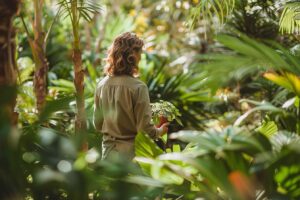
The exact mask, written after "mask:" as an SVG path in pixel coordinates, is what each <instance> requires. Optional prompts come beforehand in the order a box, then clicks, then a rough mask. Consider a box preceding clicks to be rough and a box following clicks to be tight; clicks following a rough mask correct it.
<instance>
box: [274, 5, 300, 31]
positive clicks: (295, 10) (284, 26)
mask: <svg viewBox="0 0 300 200" xmlns="http://www.w3.org/2000/svg"><path fill="white" fill-rule="evenodd" d="M299 19H300V2H289V3H287V4H286V5H285V7H284V9H283V12H282V14H281V17H280V21H279V25H280V27H279V30H280V32H281V33H288V34H291V33H296V34H298V33H299V32H300V20H299Z"/></svg>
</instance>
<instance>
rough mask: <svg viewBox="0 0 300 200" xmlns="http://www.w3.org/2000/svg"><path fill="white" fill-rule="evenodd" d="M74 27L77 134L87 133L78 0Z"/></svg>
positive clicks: (73, 9) (84, 138) (84, 145)
mask: <svg viewBox="0 0 300 200" xmlns="http://www.w3.org/2000/svg"><path fill="white" fill-rule="evenodd" d="M71 10H72V16H73V21H72V26H73V37H74V41H73V57H72V58H73V64H74V73H75V79H74V84H75V88H76V107H77V113H76V118H75V132H76V134H77V135H78V134H85V133H86V114H85V106H84V70H83V67H82V54H81V50H80V37H79V18H78V17H79V16H78V10H77V0H74V1H72V7H71ZM80 136H82V138H83V143H82V145H83V146H82V148H83V149H84V150H87V143H86V136H85V135H80Z"/></svg>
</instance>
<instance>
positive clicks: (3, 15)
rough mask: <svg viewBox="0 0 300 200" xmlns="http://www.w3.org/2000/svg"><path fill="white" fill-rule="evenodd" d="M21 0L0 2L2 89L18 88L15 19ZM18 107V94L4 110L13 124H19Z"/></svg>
mask: <svg viewBox="0 0 300 200" xmlns="http://www.w3.org/2000/svg"><path fill="white" fill-rule="evenodd" d="M19 4H20V0H1V1H0V19H1V20H0V87H1V89H4V88H5V87H7V86H8V87H16V80H17V64H16V60H15V51H16V44H15V39H14V38H15V30H14V27H13V17H14V15H16V14H17V12H18V10H19ZM15 105H16V93H13V97H12V100H11V101H10V102H9V104H8V105H7V106H6V107H5V108H4V110H2V112H3V114H5V115H6V116H7V117H8V118H9V119H10V122H11V124H14V125H15V124H16V123H17V114H16V113H15V112H14V107H15Z"/></svg>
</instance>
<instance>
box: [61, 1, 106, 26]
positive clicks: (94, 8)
mask: <svg viewBox="0 0 300 200" xmlns="http://www.w3.org/2000/svg"><path fill="white" fill-rule="evenodd" d="M74 4H76V5H74ZM58 5H59V6H61V7H63V9H62V10H61V14H60V16H63V17H67V16H69V17H70V19H71V21H72V23H78V22H79V20H80V19H81V18H83V19H85V20H86V21H91V20H92V15H94V14H96V13H99V11H100V10H101V6H100V5H99V4H98V3H95V2H94V1H92V0H82V1H75V0H61V1H60V2H58ZM72 6H75V8H76V10H77V12H78V13H79V15H78V17H77V16H76V17H75V16H74V13H72ZM75 18H76V19H77V20H75Z"/></svg>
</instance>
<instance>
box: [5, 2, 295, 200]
mask: <svg viewBox="0 0 300 200" xmlns="http://www.w3.org/2000/svg"><path fill="white" fill-rule="evenodd" d="M18 7H19V12H17V9H16V8H18ZM299 7H300V4H299V2H297V1H283V0H267V1H265V0H264V1H259V0H203V1H202V0H191V1H189V0H182V1H178V0H170V1H166V0H163V1H152V0H136V1H129V0H118V1H106V0H103V1H100V2H98V1H94V0H55V1H50V0H48V1H47V0H34V1H28V0H23V1H17V0H14V1H8V0H4V1H3V2H1V3H0V11H1V14H0V18H1V22H0V25H1V27H7V30H6V29H5V28H1V29H0V50H1V53H2V51H3V52H4V51H6V52H4V53H5V54H4V53H3V55H1V56H0V148H1V152H0V185H1V190H0V199H5V200H6V199H75V200H76V199H78V200H81V199H197V198H199V199H200V198H201V199H202V198H203V199H237V200H240V199H241V200H248V199H258V200H259V199H299V198H300V161H299V160H298V158H299V156H300V155H299V154H300V136H299V134H300V64H299V63H300V54H299V44H298V43H299V36H298V35H297V34H298V33H299V27H300V23H299ZM2 11H3V12H2ZM2 19H3V20H2ZM6 22H7V23H6ZM126 31H133V32H136V33H137V34H138V35H139V36H140V37H141V38H143V39H144V41H145V51H144V53H143V55H142V59H141V62H140V65H139V73H140V77H139V78H140V79H141V80H143V81H144V82H145V83H146V84H147V85H148V88H149V93H150V99H151V102H152V103H154V104H152V105H153V113H154V114H153V120H154V122H156V123H157V122H158V120H159V117H160V115H159V114H160V113H164V114H165V115H166V118H169V120H170V121H171V122H170V127H169V132H168V134H167V135H166V136H164V138H163V140H162V141H152V139H150V138H149V137H148V136H147V134H144V133H138V135H137V137H136V139H135V148H136V157H135V159H134V160H133V162H130V161H128V160H126V159H124V158H123V157H120V156H118V155H115V156H114V157H111V158H110V159H108V160H101V140H102V135H101V133H99V132H97V131H96V130H95V128H94V126H93V124H92V116H93V104H94V91H95V88H96V85H97V82H98V81H99V80H101V78H102V77H103V76H104V74H103V66H104V65H105V61H104V58H105V57H106V50H107V49H108V47H109V46H110V44H111V43H112V41H113V39H114V38H115V37H116V36H117V35H119V34H120V33H123V32H126ZM12 38H13V39H12ZM11 52H13V53H11ZM4 55H5V56H4ZM6 55H7V56H6ZM155 105H156V106H155ZM160 109H162V112H160ZM87 144H88V146H87Z"/></svg>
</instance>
